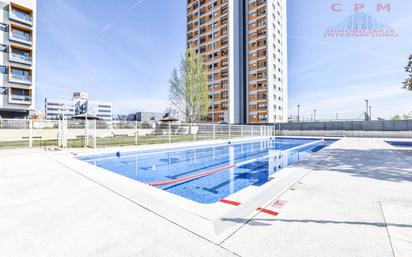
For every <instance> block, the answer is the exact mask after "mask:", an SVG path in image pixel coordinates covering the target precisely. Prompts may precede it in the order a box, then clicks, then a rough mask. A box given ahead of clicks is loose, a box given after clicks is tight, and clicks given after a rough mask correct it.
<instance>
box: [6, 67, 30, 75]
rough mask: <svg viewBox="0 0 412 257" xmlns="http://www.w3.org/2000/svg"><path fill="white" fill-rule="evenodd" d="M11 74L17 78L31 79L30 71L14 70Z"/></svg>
mask: <svg viewBox="0 0 412 257" xmlns="http://www.w3.org/2000/svg"><path fill="white" fill-rule="evenodd" d="M11 73H12V74H13V75H15V76H22V77H29V76H30V71H28V70H20V69H16V68H14V69H12V70H11Z"/></svg>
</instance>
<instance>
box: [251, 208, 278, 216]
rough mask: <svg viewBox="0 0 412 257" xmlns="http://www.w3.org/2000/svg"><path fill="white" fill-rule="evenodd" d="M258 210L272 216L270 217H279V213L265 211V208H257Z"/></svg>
mask: <svg viewBox="0 0 412 257" xmlns="http://www.w3.org/2000/svg"><path fill="white" fill-rule="evenodd" d="M256 210H257V211H260V212H264V213H267V214H270V215H273V216H278V215H279V213H278V212H275V211H271V210H268V209H264V208H257V209H256Z"/></svg>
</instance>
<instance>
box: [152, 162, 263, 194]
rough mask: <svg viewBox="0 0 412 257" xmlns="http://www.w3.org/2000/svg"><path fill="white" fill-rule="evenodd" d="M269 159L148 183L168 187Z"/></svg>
mask: <svg viewBox="0 0 412 257" xmlns="http://www.w3.org/2000/svg"><path fill="white" fill-rule="evenodd" d="M267 158H269V155H265V156H263V157H258V158H254V159H251V160H248V161H244V162H239V163H235V164H232V165H229V166H225V167H221V168H216V169H213V170H207V171H203V172H199V173H196V174H193V175H189V176H185V177H181V178H177V179H171V180H166V181H161V182H151V183H149V185H150V186H166V185H170V184H175V183H179V182H183V181H187V180H192V179H195V178H201V177H205V176H208V175H211V174H215V173H218V172H222V171H225V170H228V169H232V168H236V167H239V166H244V165H247V164H250V163H253V162H257V161H260V160H264V159H267Z"/></svg>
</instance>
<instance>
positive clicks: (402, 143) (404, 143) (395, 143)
mask: <svg viewBox="0 0 412 257" xmlns="http://www.w3.org/2000/svg"><path fill="white" fill-rule="evenodd" d="M386 143H388V144H390V145H393V146H401V147H412V142H407V141H386Z"/></svg>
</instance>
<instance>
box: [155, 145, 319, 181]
mask: <svg viewBox="0 0 412 257" xmlns="http://www.w3.org/2000/svg"><path fill="white" fill-rule="evenodd" d="M323 141H324V140H318V141H315V142H311V143H308V144H304V145H299V146H296V147H293V148H290V149H287V150H284V151H279V152H282V153H289V152H292V151H297V150H299V149H301V148H306V147H309V146H312V145H315V144H318V143H320V142H323ZM269 156H270V154H268V155H265V156H263V157H258V158H254V159H251V160H248V161H244V162H239V163H235V164H233V165H229V166H225V167H221V168H217V169H213V170H207V171H203V172H199V173H196V174H193V175H189V176H185V177H181V178H177V179H171V180H166V181H159V182H150V183H149V185H150V186H155V187H157V186H166V185H170V184H176V183H179V182H183V181H187V180H192V179H195V178H201V177H205V176H208V175H211V174H215V173H218V172H222V171H225V170H228V169H231V168H236V167H240V166H244V165H247V164H250V163H253V162H257V161H261V160H265V159H267V158H269Z"/></svg>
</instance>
